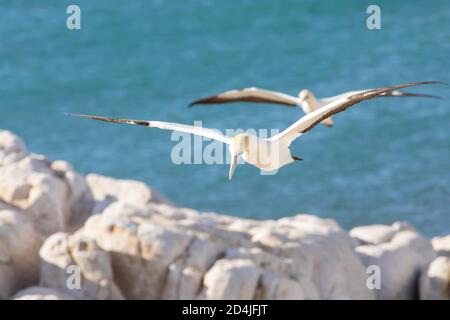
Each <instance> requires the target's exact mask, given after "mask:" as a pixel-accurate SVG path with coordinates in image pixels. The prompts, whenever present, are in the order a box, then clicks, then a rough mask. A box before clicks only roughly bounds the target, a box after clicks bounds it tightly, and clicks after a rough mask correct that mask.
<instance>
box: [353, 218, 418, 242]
mask: <svg viewBox="0 0 450 320" xmlns="http://www.w3.org/2000/svg"><path fill="white" fill-rule="evenodd" d="M406 230H410V231H415V229H414V227H413V226H411V225H410V224H409V223H407V222H403V221H397V222H394V223H393V224H392V225H390V226H389V225H383V224H373V225H368V226H359V227H355V228H353V229H351V230H350V232H349V234H350V236H351V237H352V238H354V239H355V240H357V241H358V243H359V244H360V245H361V244H381V243H384V242H389V241H391V239H392V238H393V237H394V236H395V235H396V234H397V233H399V232H401V231H406Z"/></svg>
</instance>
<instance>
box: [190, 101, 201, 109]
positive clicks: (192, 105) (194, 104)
mask: <svg viewBox="0 0 450 320" xmlns="http://www.w3.org/2000/svg"><path fill="white" fill-rule="evenodd" d="M199 103H200V101H199V100H197V101H194V102H191V103H189V104H188V106H187V107H188V108H192V107H195V106H196V105H198V104H199Z"/></svg>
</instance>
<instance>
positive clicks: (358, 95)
mask: <svg viewBox="0 0 450 320" xmlns="http://www.w3.org/2000/svg"><path fill="white" fill-rule="evenodd" d="M434 83H440V82H438V81H423V82H412V83H406V84H399V85H395V86H390V87H384V88H377V89H368V90H362V91H352V92H347V93H346V94H343V95H342V96H341V97H340V98H338V99H335V100H334V101H331V102H330V103H327V104H326V105H324V106H322V107H321V108H319V109H317V110H315V111H313V112H311V113H309V114H307V115H305V116H303V117H302V118H300V120H298V121H296V122H294V123H293V124H292V125H291V126H289V127H288V128H287V129H286V130H284V131H282V132H280V133H279V134H277V135H275V136H273V137H271V138H270V139H271V140H276V139H282V140H284V141H285V142H286V143H287V144H288V145H290V144H291V143H292V141H294V140H295V139H296V138H298V137H299V136H301V135H302V134H303V133H305V132H308V131H309V130H311V129H312V128H314V127H315V126H316V125H317V124H318V123H320V122H321V121H323V120H324V119H326V118H328V117H330V116H332V115H334V114H336V113H339V112H342V111H345V110H346V109H348V108H350V107H351V106H353V105H355V104H357V103H359V102H361V101H364V100H370V99H373V98H376V97H382V96H383V95H385V94H386V93H388V92H393V91H395V90H398V89H402V88H406V87H413V86H419V85H425V84H434Z"/></svg>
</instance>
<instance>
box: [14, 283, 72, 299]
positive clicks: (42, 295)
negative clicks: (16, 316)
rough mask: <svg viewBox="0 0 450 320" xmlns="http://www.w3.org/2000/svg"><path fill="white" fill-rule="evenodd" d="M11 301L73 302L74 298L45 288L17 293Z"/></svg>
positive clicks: (31, 288)
mask: <svg viewBox="0 0 450 320" xmlns="http://www.w3.org/2000/svg"><path fill="white" fill-rule="evenodd" d="M12 299H13V300H73V299H74V298H73V297H71V296H68V295H66V294H64V293H62V292H59V291H57V290H53V289H49V288H45V287H37V286H36V287H30V288H26V289H23V290H21V291H19V292H17V293H16V294H15V295H14V297H13V298H12Z"/></svg>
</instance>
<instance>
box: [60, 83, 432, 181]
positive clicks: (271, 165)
mask: <svg viewBox="0 0 450 320" xmlns="http://www.w3.org/2000/svg"><path fill="white" fill-rule="evenodd" d="M433 83H439V82H437V81H424V82H413V83H407V84H400V85H395V86H390V87H384V88H377V89H368V90H361V91H352V92H348V93H344V94H342V95H339V96H338V97H337V98H335V99H332V100H331V101H330V102H328V103H326V104H325V105H323V106H322V107H320V108H319V109H317V110H315V111H312V112H310V113H308V114H306V115H305V116H303V117H302V118H300V119H299V120H298V121H296V122H294V123H293V124H292V125H291V126H289V127H288V128H287V129H285V130H284V131H282V132H280V133H279V134H276V135H274V136H272V137H270V138H268V139H265V138H259V137H257V136H255V135H251V134H248V133H242V134H237V135H235V136H232V137H231V136H225V135H223V134H222V133H220V132H219V131H218V130H215V129H208V128H203V127H195V126H191V125H185V124H179V123H171V122H162V121H147V120H132V119H117V118H109V117H102V116H93V115H83V114H69V115H73V116H78V117H84V118H90V119H94V120H100V121H106V122H115V123H126V124H136V125H142V126H146V127H153V128H159V129H163V130H174V131H180V132H186V133H191V134H196V135H200V136H203V137H206V138H210V139H214V140H218V141H221V142H223V143H225V144H227V145H228V148H229V151H230V153H231V159H232V160H231V164H230V169H229V174H228V177H229V179H231V177H232V176H233V173H234V170H235V167H236V164H237V162H238V159H239V157H240V156H242V158H243V159H244V160H245V161H246V162H247V163H250V164H252V165H254V166H255V167H257V168H259V169H261V170H263V171H273V170H277V169H279V168H281V167H283V166H285V165H287V164H289V163H292V162H294V160H301V158H299V157H296V156H293V155H292V154H291V151H290V149H289V147H290V145H291V143H292V142H293V141H294V140H295V139H297V138H298V137H300V136H302V135H303V134H304V133H306V132H308V131H309V130H311V129H312V128H314V127H315V126H316V125H317V124H319V123H321V122H323V121H324V120H325V119H327V118H329V117H330V116H332V115H334V114H336V113H339V112H342V111H345V110H346V109H348V108H349V107H351V106H353V105H355V104H357V103H359V102H361V101H364V100H369V99H373V98H376V97H382V96H385V95H386V94H388V93H392V92H396V90H398V89H402V88H406V87H412V86H418V85H424V84H433Z"/></svg>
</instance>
